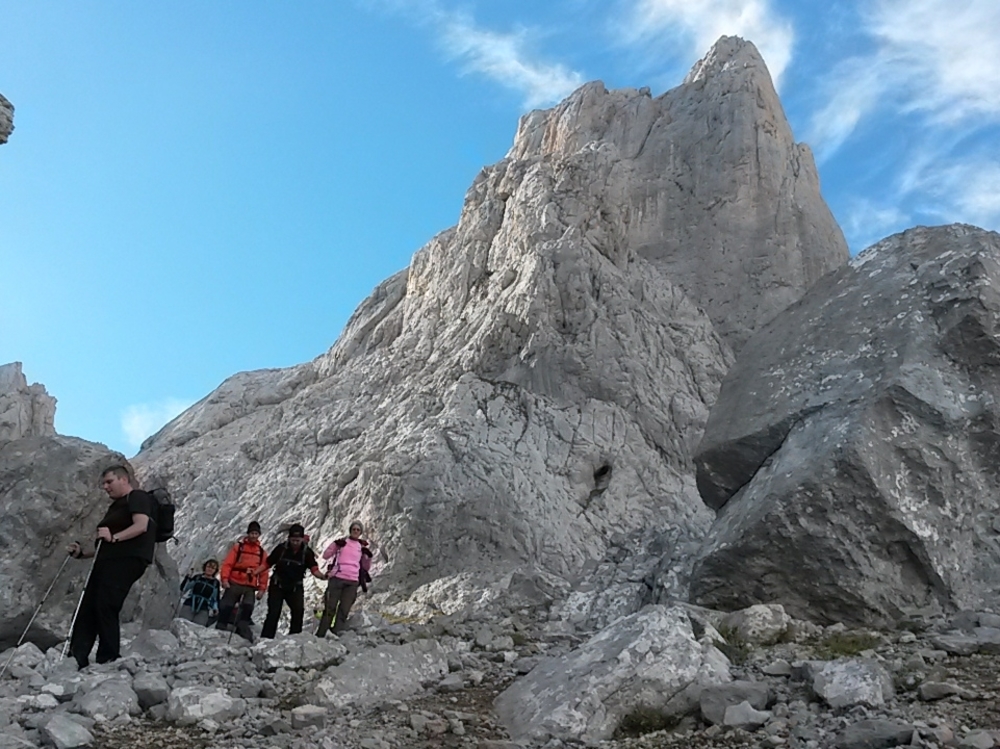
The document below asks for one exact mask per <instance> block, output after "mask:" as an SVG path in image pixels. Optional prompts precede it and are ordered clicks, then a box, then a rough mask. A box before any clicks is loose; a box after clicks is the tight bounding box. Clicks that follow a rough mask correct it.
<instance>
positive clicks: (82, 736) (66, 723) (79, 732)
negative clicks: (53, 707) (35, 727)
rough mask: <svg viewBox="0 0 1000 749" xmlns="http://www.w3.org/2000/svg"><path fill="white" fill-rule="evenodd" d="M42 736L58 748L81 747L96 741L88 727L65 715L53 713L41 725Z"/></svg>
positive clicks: (72, 748)
mask: <svg viewBox="0 0 1000 749" xmlns="http://www.w3.org/2000/svg"><path fill="white" fill-rule="evenodd" d="M40 733H41V734H42V738H43V739H44V740H45V743H46V744H49V745H51V746H54V747H55V748H56V749H80V747H84V746H90V745H91V744H93V743H94V736H93V734H91V733H90V731H88V730H87V729H86V728H84V727H83V726H81V725H80V724H79V723H77V722H76V721H74V720H72V719H70V718H68V717H66V716H65V715H53V716H52V717H51V718H50V719H49V720H47V721H46V722H45V723H43V724H42V726H41V731H40Z"/></svg>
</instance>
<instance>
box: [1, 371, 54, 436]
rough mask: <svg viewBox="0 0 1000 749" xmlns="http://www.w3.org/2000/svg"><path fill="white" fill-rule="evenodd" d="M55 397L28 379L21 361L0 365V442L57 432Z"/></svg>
mask: <svg viewBox="0 0 1000 749" xmlns="http://www.w3.org/2000/svg"><path fill="white" fill-rule="evenodd" d="M55 417H56V399H55V398H53V397H52V396H51V395H49V394H48V393H47V392H46V391H45V386H44V385H40V384H38V383H35V384H34V385H30V386H29V385H28V381H27V380H26V379H25V377H24V373H23V372H22V371H21V362H12V363H11V364H3V365H0V443H3V442H8V441H10V440H19V439H21V438H23V437H51V436H53V435H54V434H55V433H56V428H55Z"/></svg>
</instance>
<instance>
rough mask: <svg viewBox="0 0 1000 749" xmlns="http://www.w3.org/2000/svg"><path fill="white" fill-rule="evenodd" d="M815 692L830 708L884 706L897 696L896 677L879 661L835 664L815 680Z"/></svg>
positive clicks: (823, 669)
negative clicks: (894, 682)
mask: <svg viewBox="0 0 1000 749" xmlns="http://www.w3.org/2000/svg"><path fill="white" fill-rule="evenodd" d="M812 686H813V691H814V692H815V693H816V695H817V696H818V697H820V698H822V699H823V700H824V701H825V702H826V703H827V704H828V705H829V706H830V707H833V708H840V707H850V706H852V705H868V706H869V707H877V706H879V705H884V704H885V703H886V702H887V701H888V700H890V699H892V697H893V695H894V694H895V692H894V690H893V684H892V676H891V675H890V674H889V672H888V671H886V670H885V669H884V668H882V666H880V665H879V664H878V663H877V662H876V661H870V660H862V659H850V660H844V661H831V662H830V663H827V664H825V665H824V666H823V668H822V669H820V671H819V673H817V674H816V676H815V677H814V678H813V682H812Z"/></svg>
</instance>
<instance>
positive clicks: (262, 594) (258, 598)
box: [257, 590, 270, 605]
mask: <svg viewBox="0 0 1000 749" xmlns="http://www.w3.org/2000/svg"><path fill="white" fill-rule="evenodd" d="M263 597H264V591H262V590H258V591H257V600H258V601H259V600H260V599H261V598H263ZM268 605H270V604H268Z"/></svg>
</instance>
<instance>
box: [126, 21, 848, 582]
mask: <svg viewBox="0 0 1000 749" xmlns="http://www.w3.org/2000/svg"><path fill="white" fill-rule="evenodd" d="M846 258H847V251H846V247H845V245H844V242H843V238H842V236H841V235H840V232H839V230H838V229H837V227H836V224H835V223H834V222H833V219H832V217H831V216H830V214H829V211H828V210H827V208H826V206H825V205H824V204H823V201H822V199H821V197H820V195H819V188H818V180H817V178H816V171H815V167H814V165H813V163H812V158H811V156H810V155H809V152H808V149H806V148H805V147H803V146H799V145H796V144H795V143H794V141H793V140H792V138H791V133H790V130H789V128H788V124H787V122H786V121H785V118H784V114H783V113H782V111H781V107H780V104H779V102H778V100H777V97H776V96H775V94H774V90H773V87H772V85H771V81H770V78H769V76H768V74H767V71H766V69H765V67H764V64H763V62H762V60H761V59H760V56H759V55H758V54H757V51H756V50H755V49H754V47H753V46H752V45H750V44H748V43H745V42H743V41H741V40H736V39H723V40H722V41H720V42H719V44H718V45H716V47H715V48H714V49H713V50H712V52H711V53H710V54H709V56H708V57H707V58H706V59H705V60H703V61H702V62H701V63H699V64H698V66H697V67H696V68H695V70H694V71H692V74H691V76H690V77H689V79H688V80H687V81H686V82H685V83H684V84H683V85H682V86H680V87H678V88H677V89H674V90H673V91H670V92H667V93H666V94H664V95H663V96H660V97H658V98H653V97H651V96H650V94H649V92H648V90H641V91H637V90H631V89H626V90H620V91H608V90H607V89H605V88H604V86H603V85H601V84H600V83H592V84H588V85H586V86H584V87H582V88H581V89H579V90H578V91H577V92H575V93H574V94H573V95H572V96H570V97H569V98H568V99H567V100H566V101H564V102H563V103H561V104H560V105H558V106H557V107H554V108H553V109H550V110H547V111H540V112H533V113H531V114H528V115H526V116H525V117H524V118H523V119H522V120H521V123H520V125H519V127H518V131H517V136H516V138H515V141H514V145H513V147H512V148H511V150H510V152H509V153H508V155H507V157H506V158H505V159H503V160H502V161H500V162H498V163H497V164H494V165H493V166H490V167H487V168H485V169H483V171H482V172H481V173H480V174H479V176H478V177H477V178H476V180H475V182H474V183H473V185H472V186H471V188H470V189H469V191H468V193H467V196H466V200H465V205H464V207H463V209H462V213H461V216H460V218H459V222H458V225H457V226H456V227H454V228H452V229H449V230H447V231H444V232H442V233H441V234H440V235H439V236H437V237H435V238H434V239H433V240H432V241H431V242H430V243H429V244H428V245H427V246H425V247H424V248H423V249H421V250H420V251H419V252H417V253H416V255H415V256H414V258H413V262H412V263H411V265H410V267H409V268H408V269H407V270H404V271H402V272H400V273H399V274H397V275H395V276H393V277H392V278H390V279H388V280H387V281H385V282H384V283H383V284H381V285H380V286H379V287H378V288H377V289H376V290H375V292H374V293H373V294H372V295H371V296H370V297H369V298H368V299H367V300H365V301H364V302H363V303H362V304H361V306H360V307H359V308H358V310H357V311H356V312H355V314H354V316H353V317H352V318H351V319H350V321H349V322H348V324H347V326H346V328H345V330H344V332H343V334H342V335H341V337H340V339H339V340H338V341H337V343H336V344H335V345H334V346H333V348H332V349H331V350H330V351H329V352H328V353H326V354H325V355H323V356H320V357H319V358H317V359H316V360H315V361H312V362H309V363H306V364H302V365H299V366H296V367H291V368H289V369H284V370H266V371H259V372H250V373H242V374H238V375H236V376H234V377H232V378H230V379H229V380H227V381H226V382H224V383H223V384H222V385H221V386H220V387H219V389H218V390H216V391H215V392H213V393H212V394H210V395H209V396H208V397H206V398H204V399H203V400H202V401H200V402H199V403H197V404H195V405H194V406H193V407H192V408H191V409H189V410H188V411H186V412H185V413H184V414H182V415H181V416H179V417H178V418H177V419H175V420H174V421H173V422H171V423H170V424H169V425H167V426H166V427H165V428H164V429H163V430H161V431H160V432H159V433H158V434H157V435H154V437H153V438H151V439H150V440H148V441H147V443H146V444H145V445H144V447H143V450H142V452H141V453H140V455H139V456H138V457H137V458H136V461H137V465H138V466H139V468H140V469H141V473H142V474H143V475H145V476H146V477H149V478H150V480H153V481H155V482H157V483H159V482H161V481H166V482H169V484H170V486H171V487H172V489H174V493H175V497H177V498H178V500H179V508H180V510H179V516H178V524H179V527H180V528H181V529H182V533H181V535H182V536H183V538H184V539H185V541H184V547H183V549H182V552H181V553H182V555H183V560H184V564H183V566H184V567H185V568H186V567H187V566H188V564H190V563H193V562H195V561H196V560H200V559H202V558H204V557H206V556H209V555H214V554H217V553H218V552H219V551H220V544H221V543H222V539H227V538H232V537H235V536H236V535H237V534H238V533H240V532H241V531H242V530H243V528H244V527H245V524H246V522H247V521H248V520H250V519H259V520H260V521H261V522H262V524H263V526H264V531H265V536H268V534H269V533H270V532H273V531H274V530H276V529H277V528H278V527H279V526H280V525H282V524H283V523H287V522H289V521H291V520H300V521H302V522H304V523H305V524H306V526H307V529H308V530H309V531H310V532H311V533H312V534H313V535H314V536H315V537H318V538H319V539H320V540H321V541H325V540H326V539H328V538H330V537H332V536H335V535H339V534H340V533H343V532H344V530H345V524H346V523H347V521H348V520H349V519H350V518H353V517H360V518H361V519H362V520H365V521H367V523H368V525H369V527H371V528H372V530H373V534H375V535H376V536H377V540H378V541H379V542H380V543H381V545H382V546H383V548H387V549H388V550H389V551H390V554H389V559H391V566H390V567H389V569H388V570H387V571H386V575H387V576H386V577H384V578H383V579H382V580H381V581H380V585H381V587H382V588H383V589H387V588H391V587H395V589H400V588H405V589H406V590H407V591H410V590H414V589H416V588H417V587H419V586H420V585H423V584H426V583H428V582H430V581H433V580H435V579H438V578H440V577H442V576H445V575H450V574H454V573H455V571H456V570H461V571H463V572H467V573H469V574H472V575H481V574H483V573H485V572H488V571H491V572H496V571H500V572H504V571H506V572H509V571H511V570H513V569H514V568H516V567H517V566H519V565H522V564H524V563H525V562H528V563H537V564H539V565H540V566H541V567H543V568H545V569H547V570H551V571H552V572H554V573H556V574H568V573H574V574H575V573H576V572H577V571H578V570H579V569H580V568H581V566H582V565H583V564H584V563H585V562H586V561H588V560H590V559H594V558H599V557H600V556H601V555H602V554H603V552H604V550H605V549H606V547H607V543H608V539H609V538H611V537H612V536H613V535H614V534H615V532H617V531H624V532H629V531H634V530H638V529H642V528H646V527H651V526H655V525H656V524H658V523H660V524H662V523H673V524H675V525H677V526H680V527H683V528H686V529H689V530H697V531H698V532H699V534H700V533H701V532H702V531H703V530H704V529H705V528H706V527H707V525H708V523H709V521H710V520H711V515H710V513H708V512H707V511H706V509H705V507H704V506H703V505H702V504H701V502H700V501H699V500H698V497H697V493H696V490H695V485H694V475H693V464H692V453H693V450H694V447H695V446H696V445H697V443H698V440H699V438H700V434H701V431H702V429H703V426H704V423H705V421H706V419H707V417H708V411H709V409H710V407H711V406H712V404H713V403H714V400H715V396H716V392H717V388H718V385H719V382H720V381H721V379H722V377H723V375H724V374H725V372H726V370H727V369H728V367H729V365H730V364H731V363H732V361H733V354H732V351H733V349H734V348H738V347H739V346H740V345H741V343H742V341H743V340H745V338H746V336H747V335H749V333H750V332H752V331H753V330H755V329H756V328H757V327H759V325H761V324H762V323H763V322H764V321H766V320H768V319H769V318H770V317H771V316H772V315H773V314H774V313H775V312H777V310H779V309H781V308H782V307H784V306H785V305H787V304H789V303H791V302H793V301H795V300H796V299H797V298H798V297H799V296H800V295H801V294H802V293H804V291H805V290H806V288H808V286H809V285H810V284H812V283H813V282H814V281H815V280H816V279H817V278H819V277H820V276H821V275H822V274H823V273H824V272H825V271H827V270H828V269H831V268H834V267H836V266H838V265H839V264H841V263H843V262H845V261H846ZM234 508H235V509H236V511H235V512H234ZM271 538H273V536H272V537H271ZM381 561H384V557H380V562H381ZM387 582H388V583H390V585H389V586H387V585H385V583H387Z"/></svg>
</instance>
